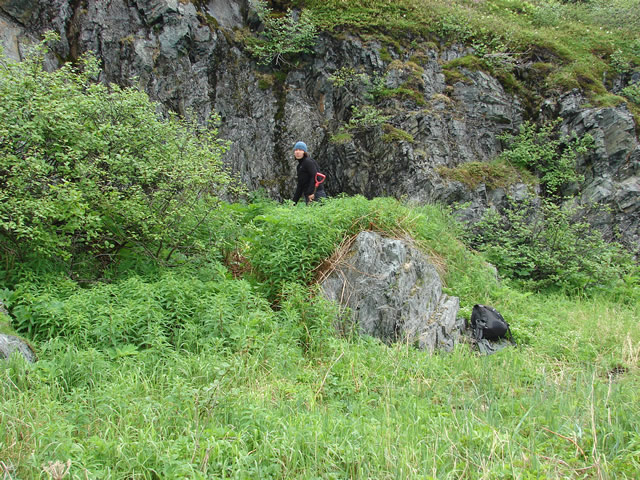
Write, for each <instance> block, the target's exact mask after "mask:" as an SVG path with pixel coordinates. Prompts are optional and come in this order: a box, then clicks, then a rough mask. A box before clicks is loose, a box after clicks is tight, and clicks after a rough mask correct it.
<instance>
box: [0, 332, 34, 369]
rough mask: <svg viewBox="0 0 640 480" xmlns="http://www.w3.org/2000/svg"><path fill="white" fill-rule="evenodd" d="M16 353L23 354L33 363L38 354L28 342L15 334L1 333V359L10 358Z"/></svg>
mask: <svg viewBox="0 0 640 480" xmlns="http://www.w3.org/2000/svg"><path fill="white" fill-rule="evenodd" d="M14 353H16V354H20V355H22V356H23V357H24V358H25V360H27V361H28V362H31V363H33V362H35V361H36V360H37V357H36V354H35V353H34V352H33V350H32V349H31V347H30V346H29V344H28V343H27V342H25V341H24V340H22V339H20V338H18V337H16V336H14V335H6V334H4V333H0V360H5V359H8V358H9V357H11V355H12V354H14Z"/></svg>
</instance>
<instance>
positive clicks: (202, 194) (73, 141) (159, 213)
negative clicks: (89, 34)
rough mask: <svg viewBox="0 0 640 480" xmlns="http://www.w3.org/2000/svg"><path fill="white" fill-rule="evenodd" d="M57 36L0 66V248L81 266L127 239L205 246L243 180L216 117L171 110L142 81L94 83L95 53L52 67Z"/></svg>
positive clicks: (173, 246)
mask: <svg viewBox="0 0 640 480" xmlns="http://www.w3.org/2000/svg"><path fill="white" fill-rule="evenodd" d="M53 38H54V37H52V36H49V37H48V39H47V41H52V39H53ZM47 41H45V42H43V43H42V44H40V45H39V46H37V47H36V48H35V49H34V50H33V51H32V52H31V53H30V54H29V55H28V56H27V58H26V59H25V60H24V61H23V62H21V63H14V62H11V61H10V60H8V59H4V60H3V62H4V67H3V68H2V69H0V139H1V141H0V251H2V252H3V255H6V256H7V258H9V259H11V262H13V261H15V260H16V259H17V258H19V259H23V260H25V259H29V258H30V257H34V256H36V257H41V258H45V257H58V258H60V259H63V260H65V261H67V262H68V263H67V264H68V267H69V269H70V270H72V269H73V267H74V263H75V262H77V261H78V260H79V259H81V258H82V257H83V255H87V254H89V255H91V256H93V257H94V258H100V259H101V260H102V261H103V263H104V264H108V263H110V262H111V261H112V260H113V259H114V257H115V255H117V253H118V252H119V251H120V250H121V249H123V248H125V247H130V246H135V247H136V248H138V249H140V250H142V251H144V252H146V253H147V254H148V255H150V256H152V257H154V258H165V259H167V258H169V257H171V256H172V254H173V253H175V252H176V251H183V252H186V251H188V250H189V249H191V248H193V247H195V246H197V245H196V244H195V243H194V239H195V237H194V235H195V233H196V232H197V231H198V229H200V228H201V227H202V226H203V224H204V222H205V220H206V218H207V217H208V216H209V214H210V213H211V211H212V210H213V209H215V208H216V206H217V205H218V200H217V199H218V196H219V195H220V193H222V192H224V191H225V190H226V189H228V188H231V185H232V179H231V177H230V175H229V174H228V173H227V172H226V171H225V170H224V168H223V166H222V163H221V160H220V157H221V155H222V154H223V153H224V152H225V150H226V149H227V146H228V145H227V142H224V141H221V140H218V139H217V138H216V135H217V130H216V129H215V120H216V119H215V117H212V119H211V120H210V122H209V123H208V124H207V125H204V126H203V125H199V124H198V123H197V122H196V121H191V120H186V119H184V118H180V117H178V116H176V115H173V114H172V115H169V117H168V118H162V117H160V116H159V115H158V114H157V113H156V105H155V104H154V103H152V102H151V101H150V100H149V98H148V96H147V95H146V94H145V93H143V92H142V91H139V90H137V89H135V88H127V89H121V88H119V87H117V86H115V85H110V86H107V85H103V84H100V83H95V82H94V81H93V78H95V77H96V76H97V75H98V73H99V69H98V64H97V60H96V59H95V58H93V57H91V56H89V57H86V58H83V59H82V61H81V62H80V68H79V69H76V68H74V67H73V66H71V65H70V64H66V65H64V66H63V67H62V68H60V69H59V70H56V71H53V72H47V71H45V70H44V69H43V67H42V59H43V55H44V54H45V53H46V50H47V46H46V45H47Z"/></svg>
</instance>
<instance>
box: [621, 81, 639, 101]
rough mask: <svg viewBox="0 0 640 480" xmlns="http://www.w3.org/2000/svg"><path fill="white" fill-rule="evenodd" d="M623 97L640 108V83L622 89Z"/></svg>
mask: <svg viewBox="0 0 640 480" xmlns="http://www.w3.org/2000/svg"><path fill="white" fill-rule="evenodd" d="M622 95H623V96H624V97H627V98H628V99H629V100H631V101H632V102H633V103H635V104H636V105H639V106H640V83H633V84H631V85H629V86H628V87H624V88H623V89H622Z"/></svg>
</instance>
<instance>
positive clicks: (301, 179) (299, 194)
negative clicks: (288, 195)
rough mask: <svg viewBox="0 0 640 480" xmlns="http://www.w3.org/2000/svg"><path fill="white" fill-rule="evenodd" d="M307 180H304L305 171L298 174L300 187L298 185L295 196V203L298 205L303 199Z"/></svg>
mask: <svg viewBox="0 0 640 480" xmlns="http://www.w3.org/2000/svg"><path fill="white" fill-rule="evenodd" d="M305 183H306V182H305V178H304V171H303V170H301V171H300V172H298V185H296V191H295V193H294V194H293V203H298V201H299V200H300V197H302V192H303V191H304V187H305Z"/></svg>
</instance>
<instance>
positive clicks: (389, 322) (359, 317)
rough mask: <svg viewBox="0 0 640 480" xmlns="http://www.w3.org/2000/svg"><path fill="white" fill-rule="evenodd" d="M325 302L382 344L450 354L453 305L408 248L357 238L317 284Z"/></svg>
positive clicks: (455, 328) (454, 333)
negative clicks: (342, 308) (403, 344)
mask: <svg viewBox="0 0 640 480" xmlns="http://www.w3.org/2000/svg"><path fill="white" fill-rule="evenodd" d="M322 289H323V293H324V295H325V297H326V298H328V299H330V300H333V301H336V302H339V303H340V304H342V305H344V306H345V307H348V308H349V309H350V310H351V314H352V320H353V322H354V323H355V324H356V325H357V327H358V330H359V331H360V332H361V333H362V334H366V335H371V336H374V337H377V338H379V339H381V340H382V341H383V342H385V343H387V344H391V343H393V342H406V343H410V344H412V345H416V346H417V347H419V348H421V349H426V350H428V351H434V350H436V349H444V350H451V349H452V348H453V346H454V344H455V342H456V340H457V339H458V336H459V333H460V331H461V325H459V322H458V320H457V314H458V309H459V299H458V298H457V297H451V296H448V295H446V294H443V293H442V282H441V280H440V276H439V275H438V272H437V270H436V268H435V267H434V265H433V264H432V263H431V262H429V258H428V257H427V256H426V255H425V254H424V253H422V252H421V251H420V250H418V249H417V248H416V247H415V246H413V245H411V243H410V242H407V241H404V240H398V239H392V238H385V237H382V236H381V235H379V234H377V233H374V232H362V233H360V234H359V235H358V236H357V237H356V238H355V241H354V242H353V244H352V246H351V247H350V249H349V251H348V252H347V253H346V254H344V255H342V256H341V258H339V260H337V261H336V264H335V265H334V268H333V270H332V271H331V273H330V274H329V275H327V277H326V278H325V279H324V280H323V281H322Z"/></svg>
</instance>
